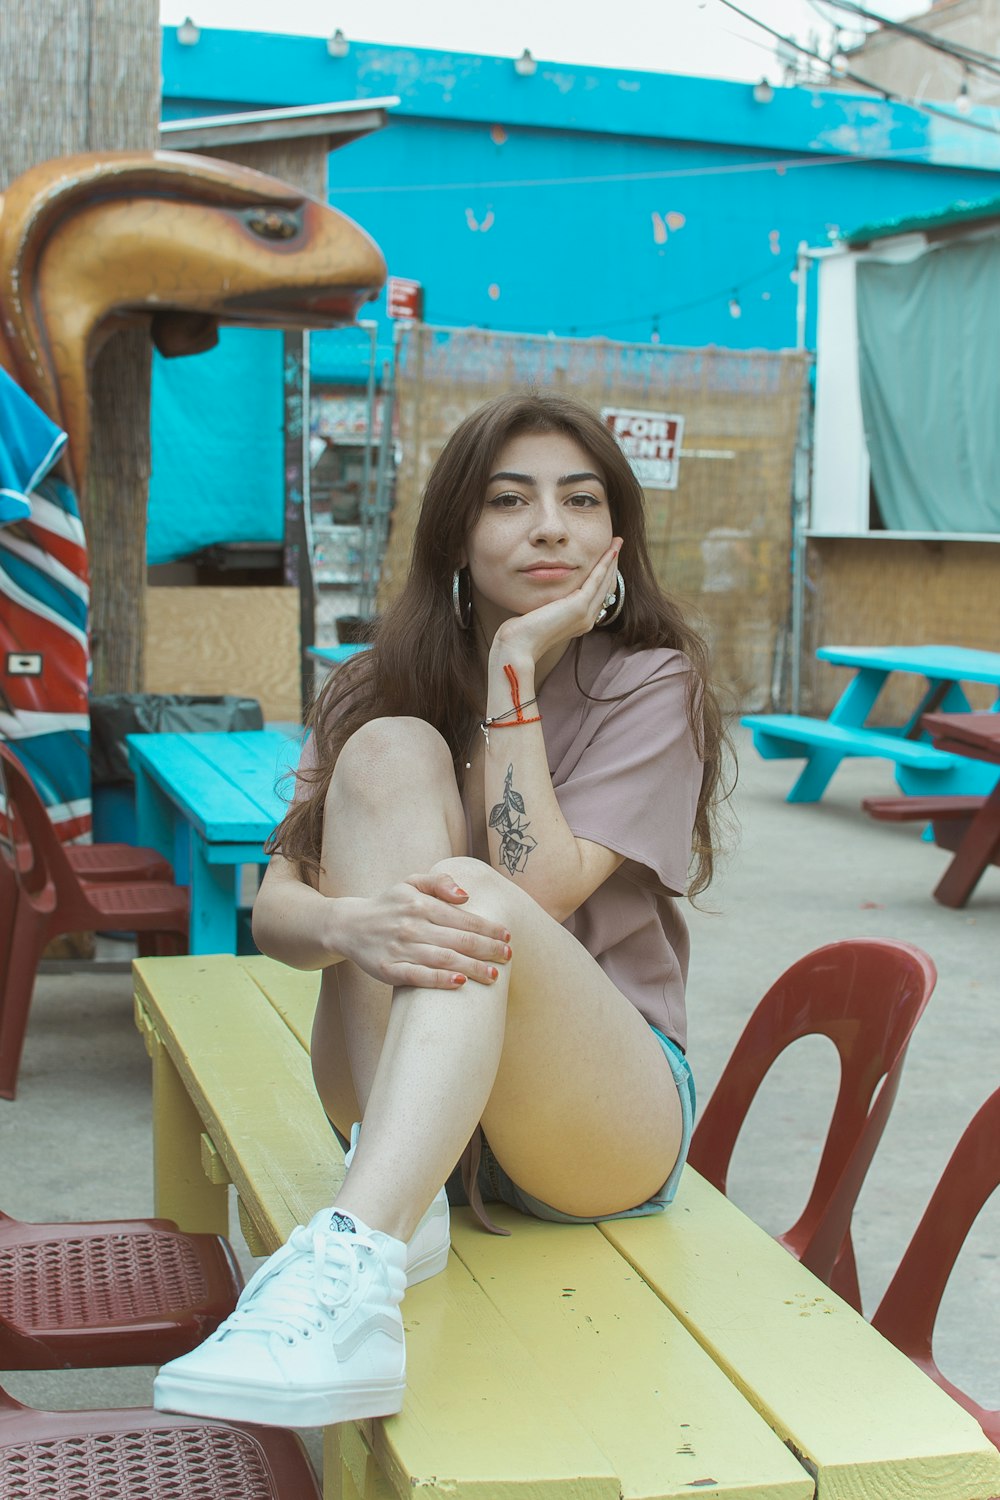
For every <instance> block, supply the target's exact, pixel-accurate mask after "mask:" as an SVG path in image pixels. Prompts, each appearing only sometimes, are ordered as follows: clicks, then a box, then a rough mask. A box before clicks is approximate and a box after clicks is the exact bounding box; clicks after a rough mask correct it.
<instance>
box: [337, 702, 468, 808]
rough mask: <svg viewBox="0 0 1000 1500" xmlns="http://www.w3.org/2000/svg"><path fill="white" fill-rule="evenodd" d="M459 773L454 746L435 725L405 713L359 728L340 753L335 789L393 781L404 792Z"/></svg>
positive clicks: (360, 791)
mask: <svg viewBox="0 0 1000 1500" xmlns="http://www.w3.org/2000/svg"><path fill="white" fill-rule="evenodd" d="M454 775H455V773H454V767H453V763H452V758H451V751H450V750H449V749H448V745H447V743H446V741H445V740H444V739H443V737H442V736H441V735H440V734H439V733H438V731H437V730H436V729H435V728H434V727H433V725H431V724H428V723H427V722H426V720H424V719H416V718H412V717H410V716H408V715H400V716H399V717H396V718H388V717H386V718H380V719H369V720H368V723H367V724H362V725H361V727H360V729H356V730H355V731H354V733H353V734H352V735H351V737H350V739H348V740H347V741H346V743H345V744H344V747H343V749H342V750H341V752H340V754H339V756H338V757H337V764H336V767H335V768H334V772H333V779H332V781H331V783H330V790H331V792H332V793H333V794H334V795H337V794H341V793H347V794H348V795H351V796H364V795H366V794H368V793H370V792H372V791H373V790H374V791H379V792H384V791H385V789H386V787H387V786H388V787H390V788H391V790H392V792H393V793H395V794H397V795H398V794H399V793H400V792H401V791H405V790H406V788H407V787H408V786H412V785H413V784H414V782H417V781H421V782H422V781H424V780H425V779H426V778H427V777H431V778H432V779H438V778H441V777H450V778H451V779H452V780H454Z"/></svg>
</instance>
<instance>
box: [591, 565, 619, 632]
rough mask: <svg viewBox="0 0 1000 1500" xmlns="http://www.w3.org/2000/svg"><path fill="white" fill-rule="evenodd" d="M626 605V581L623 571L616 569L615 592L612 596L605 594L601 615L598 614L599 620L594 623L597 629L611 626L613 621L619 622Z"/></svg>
mask: <svg viewBox="0 0 1000 1500" xmlns="http://www.w3.org/2000/svg"><path fill="white" fill-rule="evenodd" d="M624 603H625V580H624V578H623V577H622V575H621V569H620V568H616V569H615V587H614V591H613V592H612V593H610V594H605V596H604V603H603V604H602V605H601V609H600V613H599V614H598V616H597V619H596V620H595V621H594V625H595V627H596V626H598V625H601V626H604V625H610V624H611V623H612V621H613V620H617V618H618V616H619V615H620V614H621V612H622V606H623V605H624Z"/></svg>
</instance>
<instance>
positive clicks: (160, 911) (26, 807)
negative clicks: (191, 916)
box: [0, 754, 188, 1099]
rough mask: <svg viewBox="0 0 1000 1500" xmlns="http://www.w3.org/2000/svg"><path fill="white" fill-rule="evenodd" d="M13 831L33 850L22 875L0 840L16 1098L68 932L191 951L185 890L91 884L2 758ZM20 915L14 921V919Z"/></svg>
mask: <svg viewBox="0 0 1000 1500" xmlns="http://www.w3.org/2000/svg"><path fill="white" fill-rule="evenodd" d="M0 766H2V769H3V772H4V780H5V782H6V791H7V808H8V818H9V822H10V825H11V826H12V827H13V828H14V829H15V830H16V835H17V840H18V841H20V836H21V831H22V830H23V833H24V838H25V839H26V840H27V842H28V844H29V845H30V852H31V861H30V865H29V866H28V868H27V869H22V868H21V864H20V860H19V859H18V858H17V854H16V844H12V843H11V841H10V840H9V839H0V909H6V910H7V913H8V916H7V919H6V921H4V920H3V919H2V918H0V982H2V989H0V1098H4V1099H13V1097H14V1093H15V1089H16V1086H17V1073H18V1068H19V1066H20V1061H21V1051H22V1048H23V1046H24V1034H25V1030H26V1028H27V1024H28V1009H29V1006H30V1004H31V994H32V990H33V988H34V983H35V975H36V973H37V971H38V963H39V960H40V959H41V956H42V954H43V952H44V951H45V947H46V944H47V943H49V942H50V941H51V940H52V938H54V937H58V936H59V934H60V933H63V932H120V931H125V932H134V933H136V935H137V938H138V945H139V952H140V953H142V954H148V953H183V952H185V951H186V949H187V932H188V893H187V891H186V890H185V889H184V888H183V887H182V886H176V885H167V884H166V883H164V882H161V881H153V880H141V881H139V880H137V881H133V882H132V883H131V884H127V885H123V884H109V883H105V882H98V881H94V882H87V881H83V880H81V879H80V877H79V876H78V875H77V874H76V873H75V872H74V870H73V868H72V866H71V864H70V861H69V857H68V855H67V853H66V849H65V847H64V845H63V844H62V843H60V841H59V838H58V836H57V834H56V831H55V829H54V828H53V826H52V823H51V821H50V820H49V816H48V813H47V812H46V811H45V807H44V804H43V803H42V801H41V798H40V797H39V796H38V793H37V791H36V790H35V788H34V786H33V784H32V782H31V779H30V777H29V776H28V774H27V772H26V771H25V770H24V769H23V767H22V766H21V765H20V763H19V762H18V761H17V759H16V757H14V756H12V755H9V754H8V755H6V756H4V757H2V759H0ZM11 911H12V912H13V917H12V918H11V917H10V915H9V913H10V912H11Z"/></svg>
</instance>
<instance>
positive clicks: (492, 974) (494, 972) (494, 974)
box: [490, 968, 500, 979]
mask: <svg viewBox="0 0 1000 1500" xmlns="http://www.w3.org/2000/svg"><path fill="white" fill-rule="evenodd" d="M490 978H491V979H499V978H500V970H499V969H494V968H491V969H490Z"/></svg>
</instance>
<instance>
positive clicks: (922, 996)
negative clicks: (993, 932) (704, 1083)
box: [688, 938, 937, 1311]
mask: <svg viewBox="0 0 1000 1500" xmlns="http://www.w3.org/2000/svg"><path fill="white" fill-rule="evenodd" d="M936 981H937V970H936V969H935V967H934V965H933V963H932V962H931V960H930V959H929V958H928V956H927V954H926V953H923V952H922V951H921V950H920V949H919V948H914V947H911V946H910V944H909V943H897V942H893V941H892V940H890V939H876V938H856V939H851V940H848V941H846V942H840V943H831V944H829V945H828V946H826V947H823V948H817V949H816V950H815V952H813V953H809V954H807V955H806V957H805V958H801V959H799V961H798V963H795V964H793V965H792V967H791V968H790V969H788V970H786V972H785V973H784V974H782V976H781V978H780V979H778V980H777V981H776V983H775V984H773V985H772V986H771V988H770V990H768V992H767V994H766V995H765V996H764V998H763V1000H762V1001H761V1002H760V1004H759V1005H758V1006H757V1009H756V1010H755V1011H754V1013H753V1015H752V1016H751V1017H750V1020H749V1021H748V1023H747V1026H746V1029H745V1030H744V1032H743V1035H742V1036H741V1037H740V1039H739V1041H738V1042H737V1044H736V1047H735V1049H734V1051H733V1054H732V1056H731V1057H730V1059H729V1061H728V1063H727V1064H726V1067H725V1069H724V1070H723V1073H722V1077H721V1078H720V1079H719V1082H718V1084H717V1086H716V1088H715V1092H714V1093H713V1094H712V1097H711V1099H710V1100H709V1102H708V1104H707V1106H706V1107H705V1110H704V1112H703V1114H702V1117H701V1120H700V1121H699V1124H698V1128H697V1129H696V1130H695V1133H694V1138H693V1140H692V1142H691V1151H690V1154H689V1157H688V1160H689V1161H690V1163H691V1165H692V1166H693V1167H695V1168H696V1170H697V1171H699V1172H700V1173H701V1174H702V1176H703V1177H707V1178H708V1180H709V1182H711V1183H713V1184H714V1185H715V1187H717V1188H718V1189H719V1190H720V1192H723V1193H724V1192H725V1191H726V1180H727V1177H728V1174H729V1165H730V1162H731V1160H732V1155H733V1148H734V1147H735V1145H736V1140H737V1137H738V1135H739V1133H740V1129H741V1128H742V1125H743V1121H744V1119H745V1118H746V1114H747V1111H748V1109H749V1108H750V1105H751V1103H752V1102H753V1100H754V1097H755V1096H756V1093H757V1090H758V1089H759V1087H760V1085H761V1083H762V1082H763V1080H764V1076H765V1074H766V1073H767V1071H768V1069H769V1068H770V1067H771V1065H772V1064H773V1063H774V1061H775V1060H776V1058H777V1057H778V1056H779V1055H780V1054H781V1053H782V1052H784V1050H785V1048H786V1047H788V1046H790V1045H791V1043H792V1042H794V1041H797V1040H799V1038H801V1037H805V1036H812V1035H822V1036H827V1037H829V1038H830V1040H831V1041H832V1042H833V1044H834V1045H835V1047H836V1048H837V1051H838V1053H839V1054H840V1065H841V1076H840V1088H839V1091H838V1094H837V1101H836V1104H835V1105H834V1110H833V1115H832V1117H831V1120H830V1127H829V1130H828V1132H827V1136H826V1142H825V1144H824V1147H823V1153H822V1156H821V1158H820V1162H819V1167H818V1169H817V1172H816V1179H815V1181H814V1183H813V1186H812V1190H811V1192H810V1194H809V1200H808V1202H807V1203H806V1206H805V1208H804V1209H803V1211H802V1213H801V1215H800V1217H799V1218H798V1219H797V1220H796V1222H795V1223H794V1224H793V1225H792V1227H791V1228H790V1229H788V1230H786V1231H785V1233H784V1234H780V1235H778V1236H777V1238H778V1241H779V1243H780V1244H782V1245H784V1247H785V1249H786V1250H789V1251H790V1252H791V1253H792V1255H794V1256H795V1257H796V1259H797V1260H800V1261H802V1263H803V1265H806V1266H808V1267H809V1269H810V1270H811V1271H812V1272H814V1274H815V1275H817V1276H818V1277H819V1278H820V1280H821V1281H824V1282H826V1284H827V1285H828V1286H830V1287H831V1288H832V1289H833V1290H834V1291H835V1292H837V1293H838V1294H839V1295H840V1296H841V1297H843V1298H844V1299H845V1301H847V1302H850V1303H851V1305H852V1306H853V1307H855V1308H857V1309H858V1310H859V1311H860V1310H861V1291H860V1288H859V1286H858V1273H857V1266H856V1264H855V1260H854V1248H853V1246H852V1244H851V1235H850V1229H851V1215H852V1214H853V1212H854V1205H855V1203H856V1201H857V1197H858V1194H859V1193H860V1191H861V1187H862V1184H863V1183H864V1180H865V1175H866V1173H867V1171H868V1168H869V1166H870V1164H871V1160H872V1157H873V1156H874V1154H875V1148H876V1146H877V1145H878V1142H879V1140H880V1138H881V1135H882V1131H883V1130H884V1128H885V1124H886V1121H887V1119H888V1118H889V1111H890V1110H891V1109H892V1104H893V1100H894V1099H895V1097H896V1090H897V1089H898V1087H899V1079H900V1074H901V1072H902V1067H903V1060H904V1058H905V1056H906V1048H907V1046H908V1044H909V1041H910V1037H911V1036H912V1034H913V1028H914V1027H915V1026H916V1024H917V1021H918V1020H919V1019H920V1016H921V1015H922V1013H923V1010H924V1007H925V1005H926V1004H927V1002H928V1000H929V999H930V997H931V994H932V992H933V990H934V985H935V983H936ZM880 1083H881V1085H882V1086H881V1088H879V1084H880ZM876 1090H877V1091H878V1092H877V1093H876Z"/></svg>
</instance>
